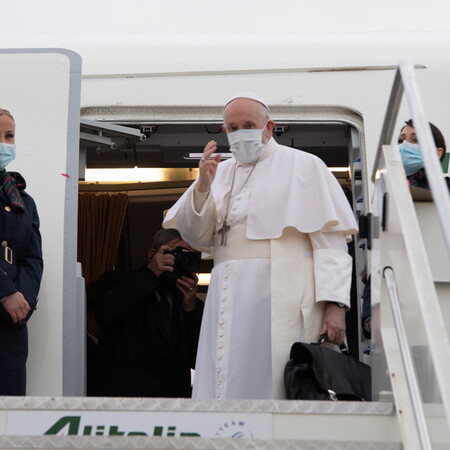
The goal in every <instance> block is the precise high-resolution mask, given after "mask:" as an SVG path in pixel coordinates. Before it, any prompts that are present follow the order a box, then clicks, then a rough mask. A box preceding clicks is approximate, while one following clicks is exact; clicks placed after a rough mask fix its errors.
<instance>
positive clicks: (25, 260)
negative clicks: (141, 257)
mask: <svg viewBox="0 0 450 450" xmlns="http://www.w3.org/2000/svg"><path fill="white" fill-rule="evenodd" d="M15 128H16V126H15V121H14V118H13V116H12V115H11V113H10V112H9V111H7V110H6V109H0V243H1V247H0V395H25V393H26V372H25V363H26V360H27V356H28V333H27V321H28V319H29V318H30V316H31V314H32V313H33V311H34V310H35V308H36V304H37V299H38V292H39V286H40V283H41V277H42V270H43V261H42V249H41V235H40V232H39V217H38V214H37V210H36V205H35V203H34V201H33V199H32V198H31V197H30V196H29V195H28V194H27V193H26V192H25V187H26V183H25V180H24V178H23V177H22V176H21V175H20V174H19V173H17V172H7V171H6V166H7V165H8V164H9V163H11V162H12V161H13V160H14V158H15V156H16V146H15Z"/></svg>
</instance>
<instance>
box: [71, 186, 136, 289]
mask: <svg viewBox="0 0 450 450" xmlns="http://www.w3.org/2000/svg"><path fill="white" fill-rule="evenodd" d="M128 200H129V197H128V195H126V194H122V193H90V192H83V193H80V194H79V195H78V261H79V262H81V264H82V268H83V277H84V278H85V280H86V285H88V284H89V283H91V282H93V281H96V280H97V279H98V278H99V276H100V275H101V274H102V273H103V272H105V271H107V270H112V269H113V267H114V261H115V257H116V252H117V247H118V244H119V239H120V234H121V231H122V225H123V221H124V217H125V212H126V209H127V204H128Z"/></svg>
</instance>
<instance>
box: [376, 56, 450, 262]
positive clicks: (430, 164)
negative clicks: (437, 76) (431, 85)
mask: <svg viewBox="0 0 450 450" xmlns="http://www.w3.org/2000/svg"><path fill="white" fill-rule="evenodd" d="M403 90H404V92H405V95H406V98H407V100H408V105H409V109H410V111H411V116H412V119H413V123H414V130H415V131H416V134H417V137H418V140H419V142H420V148H421V151H422V155H423V160H424V164H425V170H426V173H427V180H428V184H429V186H430V190H431V194H432V196H433V200H434V203H435V206H436V211H437V215H438V218H439V223H440V226H441V230H442V234H443V237H444V241H445V243H446V245H447V252H448V255H449V257H450V233H449V232H448V226H449V224H450V195H449V192H448V188H447V185H446V183H445V181H444V178H443V176H442V168H441V165H440V163H439V160H438V158H436V145H435V143H434V139H433V135H432V134H431V130H430V126H429V124H428V122H427V120H426V118H425V112H424V108H423V105H422V101H421V99H420V95H419V90H418V87H417V82H416V78H415V75H414V67H413V66H412V65H411V64H410V63H409V62H408V61H407V60H401V61H400V63H399V66H398V69H397V72H396V73H395V78H394V84H393V86H392V90H391V95H390V98H389V103H388V109H387V112H386V116H385V118H384V122H383V128H382V131H381V136H380V140H379V142H378V148H377V153H376V155H375V162H374V167H373V171H372V181H373V182H375V178H376V173H377V170H378V165H379V162H380V158H381V151H382V147H383V145H385V144H390V143H391V141H392V136H393V132H394V126H395V121H396V119H397V116H398V112H399V109H400V103H401V99H402V95H403Z"/></svg>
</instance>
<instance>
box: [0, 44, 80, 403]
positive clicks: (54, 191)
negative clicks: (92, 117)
mask: <svg viewBox="0 0 450 450" xmlns="http://www.w3.org/2000/svg"><path fill="white" fill-rule="evenodd" d="M0 66H1V70H0V99H1V101H0V102H1V103H0V108H4V109H7V110H9V111H10V112H11V113H12V114H13V116H14V117H15V122H16V146H17V156H16V159H15V161H13V162H12V163H11V164H10V165H9V166H8V170H10V171H18V172H20V173H21V174H22V175H23V176H24V178H25V179H26V182H27V191H28V192H29V194H30V195H31V196H32V197H33V198H34V200H35V202H36V205H37V209H38V213H39V216H40V222H41V234H42V242H43V255H44V275H43V280H42V284H41V290H40V294H39V302H38V309H37V310H36V311H35V312H34V314H33V316H32V317H31V319H30V320H29V322H28V330H29V357H28V362H27V394H28V395H39V396H43V395H45V396H60V395H77V394H78V395H79V394H80V391H82V389H83V386H82V385H80V382H79V380H80V379H81V380H82V379H83V370H84V369H83V365H82V364H80V362H77V361H76V358H75V355H79V348H82V347H80V343H81V344H82V336H83V335H84V321H83V320H78V319H77V317H79V312H77V307H78V308H83V307H84V305H83V304H82V303H83V302H82V301H81V302H80V299H79V298H78V297H79V296H77V279H76V227H77V182H78V142H79V124H80V113H79V111H80V91H81V58H80V56H79V55H78V54H76V53H74V52H72V51H69V50H63V49H8V50H0ZM79 291H81V292H80V294H81V295H82V294H83V292H82V291H83V289H79ZM77 348H78V350H77ZM78 359H81V358H78ZM76 383H78V385H76ZM77 391H78V392H77Z"/></svg>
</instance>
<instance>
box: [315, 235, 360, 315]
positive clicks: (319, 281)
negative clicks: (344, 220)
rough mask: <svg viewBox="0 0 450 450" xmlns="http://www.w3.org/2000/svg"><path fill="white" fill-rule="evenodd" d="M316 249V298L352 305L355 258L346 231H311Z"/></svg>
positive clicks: (319, 300) (317, 299) (318, 300)
mask: <svg viewBox="0 0 450 450" xmlns="http://www.w3.org/2000/svg"><path fill="white" fill-rule="evenodd" d="M309 238H310V240H311V245H312V248H313V259H314V279H315V289H316V301H317V302H321V301H330V302H340V303H344V304H345V305H347V306H348V307H350V289H351V283H352V257H351V256H350V255H349V254H348V248H347V243H346V237H345V235H344V233H342V232H339V231H336V232H331V233H323V232H320V231H317V232H315V233H310V234H309Z"/></svg>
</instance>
